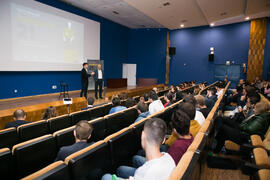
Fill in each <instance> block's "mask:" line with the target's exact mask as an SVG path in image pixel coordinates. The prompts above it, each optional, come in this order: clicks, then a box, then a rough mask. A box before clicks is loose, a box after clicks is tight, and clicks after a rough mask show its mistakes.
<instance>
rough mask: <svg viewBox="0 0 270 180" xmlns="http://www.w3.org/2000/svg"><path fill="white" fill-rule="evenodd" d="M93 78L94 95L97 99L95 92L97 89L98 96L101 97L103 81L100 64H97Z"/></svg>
mask: <svg viewBox="0 0 270 180" xmlns="http://www.w3.org/2000/svg"><path fill="white" fill-rule="evenodd" d="M94 80H95V97H96V99H98V96H97V92H98V90H99V98H100V99H103V97H102V91H103V89H102V86H103V81H104V71H103V70H102V68H101V64H99V65H98V66H97V70H95V72H94Z"/></svg>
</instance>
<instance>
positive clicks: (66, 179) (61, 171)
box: [22, 161, 70, 180]
mask: <svg viewBox="0 0 270 180" xmlns="http://www.w3.org/2000/svg"><path fill="white" fill-rule="evenodd" d="M32 179H35V180H45V179H46V180H58V179H63V180H70V176H69V172H68V167H67V166H66V165H65V163H64V162H63V161H57V162H54V163H52V164H50V165H48V166H46V167H45V168H43V169H41V170H39V171H37V172H35V173H33V174H31V175H29V176H27V177H24V178H23V179H22V180H32Z"/></svg>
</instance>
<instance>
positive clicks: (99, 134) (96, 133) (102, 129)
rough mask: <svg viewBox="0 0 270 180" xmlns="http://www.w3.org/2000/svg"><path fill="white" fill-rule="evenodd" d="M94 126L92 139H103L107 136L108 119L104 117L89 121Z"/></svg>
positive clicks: (95, 140)
mask: <svg viewBox="0 0 270 180" xmlns="http://www.w3.org/2000/svg"><path fill="white" fill-rule="evenodd" d="M88 122H89V123H90V124H91V125H92V126H93V128H94V130H93V132H92V135H91V138H90V141H94V142H97V141H99V140H103V139H104V138H105V137H106V136H107V133H106V129H107V126H106V120H105V119H104V118H103V117H100V118H97V119H94V120H91V121H88Z"/></svg>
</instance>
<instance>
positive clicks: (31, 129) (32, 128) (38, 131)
mask: <svg viewBox="0 0 270 180" xmlns="http://www.w3.org/2000/svg"><path fill="white" fill-rule="evenodd" d="M17 131H18V134H19V137H20V140H21V141H27V140H29V139H33V138H36V137H40V136H43V135H45V134H49V126H48V122H47V121H45V120H41V121H37V122H32V123H28V124H23V125H21V126H19V127H18V128H17Z"/></svg>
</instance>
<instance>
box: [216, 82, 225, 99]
mask: <svg viewBox="0 0 270 180" xmlns="http://www.w3.org/2000/svg"><path fill="white" fill-rule="evenodd" d="M216 88H217V93H216V95H217V98H219V96H221V95H222V94H223V91H224V88H223V85H222V84H221V83H218V85H217V87H216Z"/></svg>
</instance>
